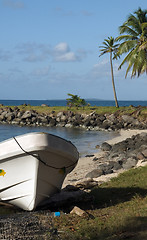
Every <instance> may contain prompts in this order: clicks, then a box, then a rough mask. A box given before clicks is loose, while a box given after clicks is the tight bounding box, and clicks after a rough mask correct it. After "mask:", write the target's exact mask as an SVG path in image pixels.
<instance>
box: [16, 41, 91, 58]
mask: <svg viewBox="0 0 147 240" xmlns="http://www.w3.org/2000/svg"><path fill="white" fill-rule="evenodd" d="M16 50H17V53H18V54H20V55H21V56H22V57H23V61H26V62H44V61H46V60H49V59H51V60H53V61H54V62H79V61H82V60H83V59H84V58H85V57H87V54H88V53H90V51H89V52H88V51H85V50H84V49H82V48H81V49H77V50H76V51H71V49H70V47H69V45H68V43H66V42H60V43H58V44H57V45H56V46H54V47H51V46H50V45H48V44H38V43H35V42H32V43H31V42H28V43H23V44H19V45H17V46H16Z"/></svg>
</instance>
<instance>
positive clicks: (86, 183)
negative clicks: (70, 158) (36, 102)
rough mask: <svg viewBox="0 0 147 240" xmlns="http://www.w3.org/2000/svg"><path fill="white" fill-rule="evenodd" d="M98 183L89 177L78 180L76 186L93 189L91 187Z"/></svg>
mask: <svg viewBox="0 0 147 240" xmlns="http://www.w3.org/2000/svg"><path fill="white" fill-rule="evenodd" d="M97 184H98V183H97V182H96V181H94V180H93V179H91V178H87V179H84V180H80V181H78V182H76V183H75V187H77V188H79V189H82V190H84V189H91V188H93V187H95V186H97Z"/></svg>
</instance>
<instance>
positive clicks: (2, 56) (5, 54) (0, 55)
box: [0, 49, 12, 61]
mask: <svg viewBox="0 0 147 240" xmlns="http://www.w3.org/2000/svg"><path fill="white" fill-rule="evenodd" d="M11 58H12V55H11V53H10V52H9V51H4V50H2V49H0V60H1V61H9V60H10V59H11Z"/></svg>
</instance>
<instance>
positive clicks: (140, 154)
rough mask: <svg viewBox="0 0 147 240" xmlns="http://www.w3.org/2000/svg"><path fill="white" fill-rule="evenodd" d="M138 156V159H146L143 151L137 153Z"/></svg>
mask: <svg viewBox="0 0 147 240" xmlns="http://www.w3.org/2000/svg"><path fill="white" fill-rule="evenodd" d="M136 157H137V159H138V160H142V159H144V155H143V154H142V153H141V152H139V153H137V155H136Z"/></svg>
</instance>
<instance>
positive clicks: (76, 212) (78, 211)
mask: <svg viewBox="0 0 147 240" xmlns="http://www.w3.org/2000/svg"><path fill="white" fill-rule="evenodd" d="M70 214H77V215H78V216H80V217H82V216H83V215H87V213H86V212H85V211H84V210H82V209H81V208H79V207H77V206H75V207H74V208H73V209H72V210H71V212H70Z"/></svg>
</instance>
